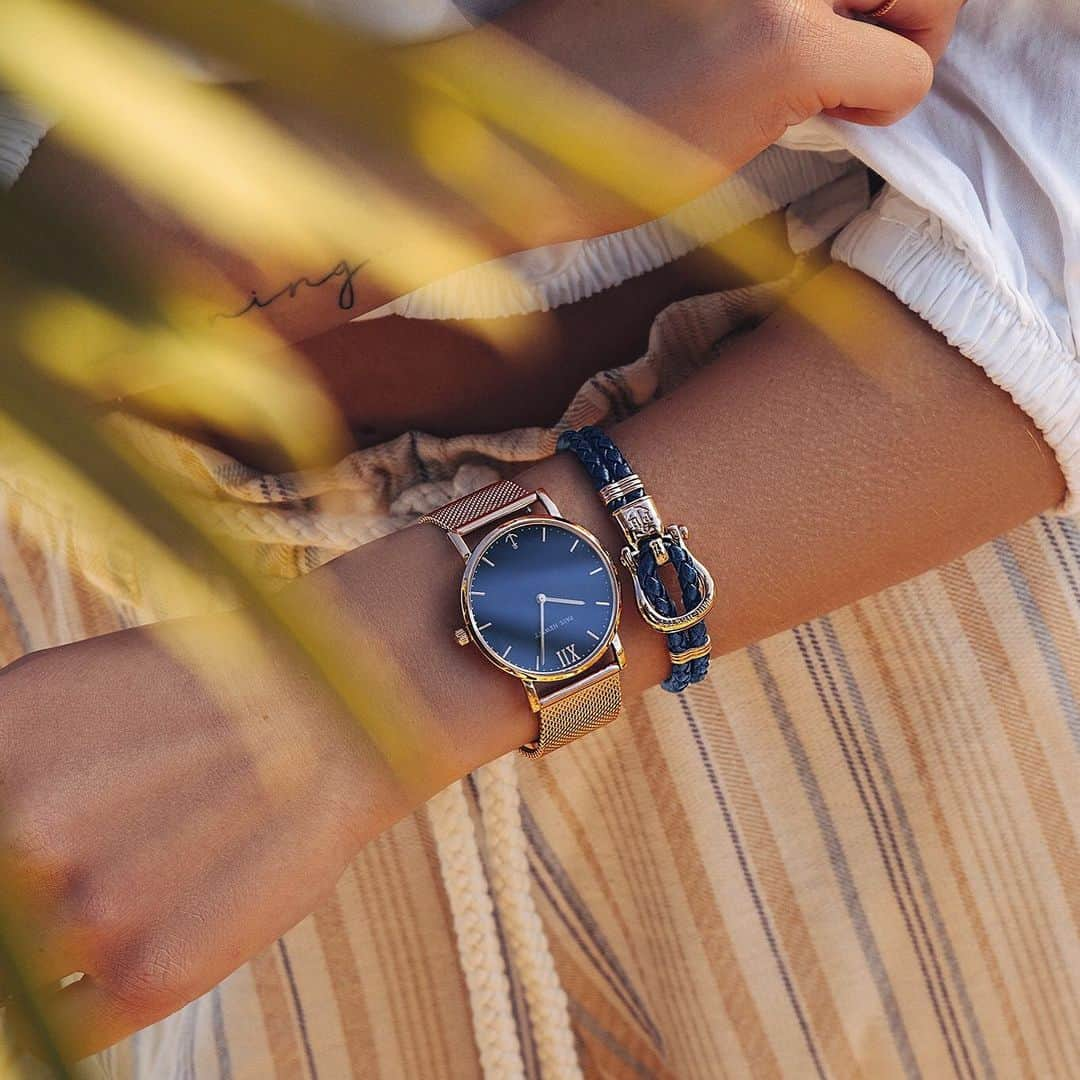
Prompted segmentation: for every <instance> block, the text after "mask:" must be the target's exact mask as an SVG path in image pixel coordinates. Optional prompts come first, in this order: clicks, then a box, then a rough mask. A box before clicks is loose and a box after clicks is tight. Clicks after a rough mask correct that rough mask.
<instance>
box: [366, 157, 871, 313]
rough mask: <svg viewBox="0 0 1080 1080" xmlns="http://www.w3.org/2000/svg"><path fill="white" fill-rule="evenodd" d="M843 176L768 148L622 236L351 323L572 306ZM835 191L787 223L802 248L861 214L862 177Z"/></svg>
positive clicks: (483, 273) (526, 257) (458, 281)
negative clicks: (840, 210)
mask: <svg viewBox="0 0 1080 1080" xmlns="http://www.w3.org/2000/svg"><path fill="white" fill-rule="evenodd" d="M852 171H853V162H852V161H851V158H850V156H849V155H847V154H835V153H834V154H802V153H798V152H795V151H791V150H786V149H784V148H783V147H778V146H774V147H770V148H769V149H768V150H766V151H765V152H764V153H763V154H761V155H759V156H758V157H757V158H755V159H754V160H753V161H752V162H750V164H749V165H747V166H746V167H745V168H743V169H741V170H739V172H738V173H736V174H735V176H733V177H732V178H731V179H730V180H728V181H726V182H725V183H723V184H720V185H718V186H717V187H715V188H713V189H712V190H711V191H708V192H706V193H705V194H704V195H701V196H700V197H698V198H697V199H694V200H693V201H691V202H689V203H687V204H686V205H685V206H681V207H679V209H677V210H676V211H674V212H673V213H671V214H668V215H667V216H666V217H662V218H659V219H657V220H656V221H650V222H648V223H646V224H645V225H641V226H639V227H637V228H634V229H627V230H625V231H623V232H617V233H608V234H607V235H605V236H598V237H593V238H590V239H587V240H571V241H568V242H567V243H564V244H554V245H552V246H550V247H545V248H533V249H532V250H530V251H522V252H519V253H517V254H516V255H510V256H507V257H506V258H503V259H493V260H492V261H491V262H487V263H482V264H481V265H480V266H473V267H469V268H467V269H465V270H460V271H458V272H457V273H455V274H451V275H449V276H448V277H445V278H441V279H439V280H438V281H434V282H432V283H431V284H430V285H425V286H423V287H422V288H420V289H417V290H415V291H414V292H411V293H408V294H406V295H404V296H400V297H398V298H397V299H396V300H392V301H391V302H390V303H388V304H385V305H383V306H382V307H380V308H377V309H375V310H374V311H370V312H368V313H367V314H365V315H361V316H360V317H359V318H358V319H357V320H355V321H357V322H360V321H362V320H365V319H374V318H381V317H382V316H385V315H402V316H405V317H406V318H412V319H493V318H498V317H500V316H503V315H525V314H529V313H530V312H535V311H549V310H551V309H552V308H556V307H560V306H561V305H563V304H571V303H576V302H577V301H578V300H584V299H586V298H587V297H590V296H592V295H594V294H595V293H598V292H600V291H601V290H602V289H607V288H610V287H611V286H613V285H618V284H620V283H622V282H623V281H626V280H628V279H629V278H632V277H637V276H638V275H640V274H645V273H647V272H648V271H650V270H655V269H656V268H657V267H659V266H663V265H665V264H667V263H669V262H672V261H673V260H674V259H677V258H680V257H681V256H683V255H686V254H688V253H689V252H691V251H693V250H695V249H696V248H699V247H701V246H702V245H704V244H708V243H711V242H712V241H714V240H716V239H718V238H719V237H721V236H725V235H727V234H728V233H731V232H734V231H735V230H736V229H738V228H741V227H742V226H743V225H746V224H748V223H749V222H751V221H754V220H756V219H758V218H760V217H763V216H764V215H766V214H769V213H771V212H772V211H774V210H779V209H780V208H781V207H785V206H789V205H790V204H792V203H794V202H796V201H797V200H800V199H802V198H803V197H804V196H808V195H810V194H811V193H813V192H817V191H820V190H821V189H822V188H824V187H825V186H826V185H828V184H830V183H831V182H832V181H835V180H837V179H838V178H840V177H851V174H852ZM857 171H859V172H861V170H857ZM836 191H837V196H836V198H833V197H832V196H829V197H826V198H816V199H809V200H808V201H807V203H806V205H805V209H804V211H803V216H802V219H801V221H799V222H797V223H796V224H795V225H793V226H792V227H793V228H794V233H793V235H795V236H798V237H799V244H800V246H801V247H802V249H803V250H805V249H806V247H808V246H814V243H822V242H823V241H824V240H825V239H826V238H827V237H829V236H831V235H832V233H833V232H835V231H836V229H837V228H838V227H839V226H840V225H841V224H842V223H843V221H847V220H850V218H851V216H852V214H853V213H854V212H855V211H857V210H861V209H863V208H864V207H865V205H866V185H865V180H864V179H863V178H862V177H851V178H850V179H849V181H848V183H847V184H846V185H844V186H842V187H839V188H837V189H836ZM837 199H839V201H840V203H841V204H842V205H844V206H846V207H847V209H848V213H847V215H846V216H844V217H843V218H841V219H837V217H836V206H837ZM853 200H854V201H853ZM822 219H827V220H828V221H830V222H832V225H831V227H829V228H828V229H827V231H822V229H821V226H820V221H821V220H822ZM804 234H805V236H809V235H814V236H816V241H814V242H810V243H807V241H806V240H805V236H804ZM796 250H798V248H797V249H796ZM508 270H509V271H510V272H509V273H507V271H508Z"/></svg>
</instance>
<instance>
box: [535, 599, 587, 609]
mask: <svg viewBox="0 0 1080 1080" xmlns="http://www.w3.org/2000/svg"><path fill="white" fill-rule="evenodd" d="M544 599H545V600H546V601H547V602H548V603H549V604H574V605H576V606H577V607H584V606H585V601H584V600H564V599H563V598H562V597H560V596H546V597H544Z"/></svg>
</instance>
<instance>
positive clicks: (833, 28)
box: [812, 12, 934, 124]
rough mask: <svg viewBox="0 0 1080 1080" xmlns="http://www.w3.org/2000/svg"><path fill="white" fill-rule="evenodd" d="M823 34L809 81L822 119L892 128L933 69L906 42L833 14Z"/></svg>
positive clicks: (929, 80)
mask: <svg viewBox="0 0 1080 1080" xmlns="http://www.w3.org/2000/svg"><path fill="white" fill-rule="evenodd" d="M824 36H825V45H824V47H823V48H822V49H820V50H819V51H818V58H817V60H816V69H815V70H814V71H813V72H812V77H813V78H814V80H815V83H816V87H817V92H818V95H819V98H820V100H821V104H822V109H823V111H824V112H825V113H826V115H828V116H836V117H840V118H841V119H844V120H854V121H855V122H856V123H862V124H892V123H894V122H895V121H897V120H899V119H900V118H901V117H902V116H905V115H907V113H909V112H911V110H912V109H914V108H915V106H916V105H918V104H919V102H920V101H922V99H923V98H924V97H926V94H927V92H928V91H929V89H930V86H931V84H932V83H933V81H934V65H933V62H932V61H931V60H930V57H929V55H928V54H927V52H926V51H925V50H924V49H922V48H920V47H919V46H918V45H916V44H914V43H913V42H911V41H908V40H907V38H903V37H901V36H900V35H899V34H894V33H893V32H892V31H891V30H886V29H885V28H884V27H881V26H874V25H873V24H870V23H865V22H859V21H857V20H855V19H849V18H845V17H844V16H842V15H837V14H834V13H832V12H829V14H828V15H827V16H826V20H825V35H824Z"/></svg>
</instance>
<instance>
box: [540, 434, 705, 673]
mask: <svg viewBox="0 0 1080 1080" xmlns="http://www.w3.org/2000/svg"><path fill="white" fill-rule="evenodd" d="M558 449H559V450H569V451H570V452H571V453H573V454H574V455H575V456H576V457H577V458H578V460H579V461H580V462H581V464H582V465H583V466H584V468H585V471H586V472H587V473H588V474H589V477H590V479H591V480H592V482H593V484H594V485H595V487H596V490H597V491H598V492H599V493H600V497H601V499H603V501H604V505H605V506H606V507H607V508H608V510H609V511H610V512H611V516H612V517H613V518H614V519H615V521H616V523H617V524H618V526H619V528H620V529H621V530H622V532H623V535H624V536H625V537H626V541H627V546H626V547H624V548H623V550H622V562H623V565H624V566H625V567H626V568H627V569H628V570H629V571H630V573H631V575H632V576H633V581H634V598H635V599H636V601H637V605H638V610H639V611H640V612H641V616H642V618H643V619H644V620H645V621H646V622H647V623H648V624H649V625H650V626H651V627H653V629H655V630H659V631H660V632H661V633H663V634H666V635H667V645H668V651H669V652H670V653H671V674H670V675H669V676H668V677H667V678H666V679H665V680H664V682H663V683H662V684H661V685H662V686H663V687H664V689H665V690H670V691H672V692H673V693H681V692H682V691H683V690H685V689H686V688H687V687H688V686H689V685H690V684H691V683H696V682H700V681H701V680H702V679H703V678H705V675H706V674H707V673H708V670H709V654H710V649H711V643H710V641H709V634H708V630H707V629H706V627H705V616H706V615H707V614H708V613H709V610H710V608H711V607H712V604H713V599H714V596H715V591H714V587H713V581H712V578H711V577H710V575H709V572H708V571H707V570H706V569H705V567H704V566H702V565H701V563H700V562H698V560H697V559H696V558H694V556H693V554H691V552H690V550H689V548H688V547H687V546H686V536H687V530H686V527H685V526H680V525H671V526H668V527H667V528H665V527H664V525H663V524H662V523H661V521H660V516H659V514H658V513H657V510H656V506H655V504H654V503H653V501H652V499H651V498H650V497H649V496H648V495H647V494H646V493H645V485H644V484H643V483H642V482H641V479H640V478H639V477H638V475H637V474H636V473H635V472H634V470H633V469H631V468H630V464H629V463H628V462H627V460H626V458H625V457H623V455H622V453H621V451H620V450H619V448H618V447H617V446H616V445H615V444H614V443H613V442H612V441H611V439H610V438H609V437H608V436H607V435H606V434H605V433H604V432H603V431H601V430H600V429H599V428H597V427H584V428H581V429H580V430H579V431H564V432H563V433H562V435H560V436H559V441H558ZM668 562H670V563H671V564H672V566H673V567H674V569H675V573H676V576H677V577H678V580H679V589H680V591H681V593H682V604H683V610H682V611H681V612H680V611H679V610H678V608H677V607H676V606H675V603H674V601H673V600H672V599H671V595H670V594H669V592H668V590H667V586H666V585H665V584H664V582H663V580H662V579H661V577H660V567H661V566H662V565H664V564H665V563H668Z"/></svg>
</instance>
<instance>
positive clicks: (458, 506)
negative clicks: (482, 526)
mask: <svg viewBox="0 0 1080 1080" xmlns="http://www.w3.org/2000/svg"><path fill="white" fill-rule="evenodd" d="M530 497H531V498H535V497H536V495H535V492H532V491H528V490H526V489H525V488H523V487H522V486H521V485H520V484H515V483H514V481H513V480H499V481H497V482H496V483H494V484H489V485H488V486H487V487H483V488H481V489H480V490H479V491H474V492H472V493H471V494H469V495H464V496H462V497H461V498H460V499H455V500H454V501H453V502H451V503H447V504H446V505H445V506H442V507H440V508H439V509H438V510H433V511H432V512H431V513H430V514H425V515H424V516H423V517H422V518H421V519H420V524H422V525H438V527H439V528H440V529H445V530H446V531H447V532H460V531H462V530H464V529H465V528H466V527H467V526H469V525H472V524H473V523H474V522H476V521H481V520H483V519H484V518H486V517H488V516H490V515H491V514H494V513H497V512H498V511H499V510H505V509H506V508H507V507H508V506H513V505H514V503H520V502H522V501H523V500H529V499H530Z"/></svg>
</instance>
